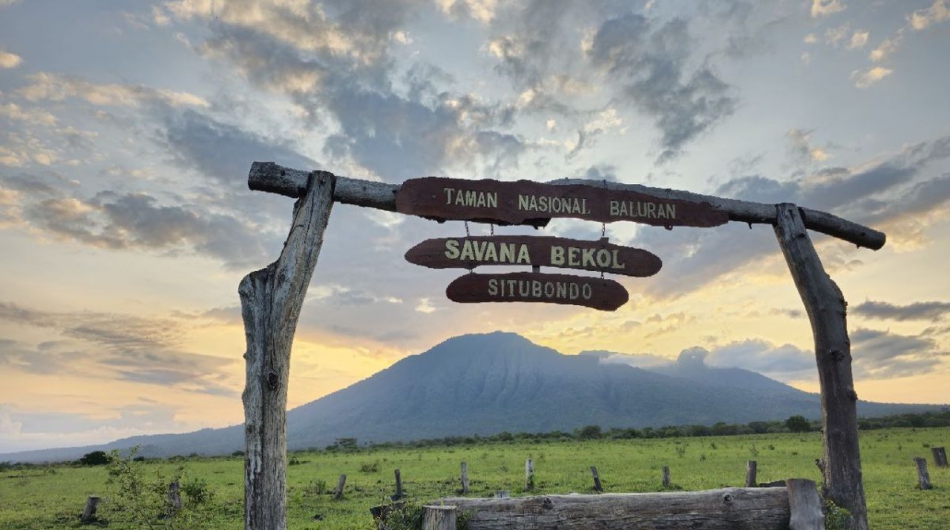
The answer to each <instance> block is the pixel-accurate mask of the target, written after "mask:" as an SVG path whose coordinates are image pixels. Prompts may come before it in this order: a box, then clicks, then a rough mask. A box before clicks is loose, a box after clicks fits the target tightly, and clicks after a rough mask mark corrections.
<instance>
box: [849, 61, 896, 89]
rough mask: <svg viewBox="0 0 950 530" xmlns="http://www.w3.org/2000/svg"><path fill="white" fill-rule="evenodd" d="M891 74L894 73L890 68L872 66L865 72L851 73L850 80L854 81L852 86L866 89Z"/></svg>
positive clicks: (856, 71)
mask: <svg viewBox="0 0 950 530" xmlns="http://www.w3.org/2000/svg"><path fill="white" fill-rule="evenodd" d="M893 73H894V71H893V70H891V69H890V68H884V67H883V66H874V67H871V68H868V69H866V70H855V71H853V72H851V80H852V81H854V86H856V87H858V88H867V87H869V86H871V85H873V84H874V83H877V82H878V81H880V80H881V79H884V78H885V77H887V76H889V75H891V74H893Z"/></svg>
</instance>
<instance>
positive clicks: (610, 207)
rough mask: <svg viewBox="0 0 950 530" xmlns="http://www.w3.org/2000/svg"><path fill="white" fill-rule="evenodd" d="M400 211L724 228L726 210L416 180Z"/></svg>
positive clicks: (588, 189)
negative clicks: (563, 218) (564, 218)
mask: <svg viewBox="0 0 950 530" xmlns="http://www.w3.org/2000/svg"><path fill="white" fill-rule="evenodd" d="M396 211H397V212H399V213H404V214H409V215H418V216H422V217H428V218H430V219H439V220H446V219H459V220H476V221H486V222H494V223H498V224H530V225H543V224H544V223H545V222H546V220H547V219H551V218H553V217H571V218H575V219H586V220H589V221H598V222H603V223H612V222H615V221H633V222H636V223H645V224H649V225H654V226H667V227H672V226H698V227H709V226H718V225H721V224H724V223H726V222H728V221H729V216H728V214H726V212H723V211H722V210H719V209H717V208H715V207H713V206H712V205H711V204H709V203H706V202H692V201H685V200H681V199H660V198H657V197H651V196H649V195H645V194H643V193H637V192H635V191H629V190H615V189H607V188H603V187H596V186H590V185H586V184H566V185H554V184H542V183H540V182H532V181H530V180H519V181H517V182H501V181H498V180H491V179H485V180H464V179H450V178H441V177H426V178H421V179H410V180H407V181H405V182H403V183H402V185H401V186H400V188H399V190H398V191H397V192H396Z"/></svg>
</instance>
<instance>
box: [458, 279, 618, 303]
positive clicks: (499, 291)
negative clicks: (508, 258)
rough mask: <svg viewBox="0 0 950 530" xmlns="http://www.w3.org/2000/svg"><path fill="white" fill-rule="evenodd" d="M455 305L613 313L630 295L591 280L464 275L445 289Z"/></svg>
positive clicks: (612, 285) (606, 282) (603, 281)
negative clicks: (535, 306) (532, 306)
mask: <svg viewBox="0 0 950 530" xmlns="http://www.w3.org/2000/svg"><path fill="white" fill-rule="evenodd" d="M445 294H446V296H448V297H449V300H452V301H454V302H460V303H463V304H467V303H478V302H541V303H548V304H563V305H578V306H583V307H590V308H593V309H600V310H601V311H615V310H616V309H617V308H618V307H620V306H622V305H623V304H625V303H627V300H629V299H630V295H629V294H627V290H626V289H624V287H623V285H620V284H619V283H617V282H615V281H613V280H608V279H604V278H595V277H593V276H572V275H569V274H544V273H538V272H512V273H508V274H466V275H465V276H461V277H459V278H456V279H455V280H454V281H452V283H450V284H449V286H448V287H446V289H445Z"/></svg>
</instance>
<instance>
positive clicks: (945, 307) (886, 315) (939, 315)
mask: <svg viewBox="0 0 950 530" xmlns="http://www.w3.org/2000/svg"><path fill="white" fill-rule="evenodd" d="M851 312H852V313H853V314H855V315H861V316H865V317H868V318H875V319H883V320H897V321H905V320H930V321H931V322H937V321H940V320H941V319H943V317H945V316H947V315H950V303H947V302H914V303H912V304H909V305H905V306H899V305H894V304H891V303H888V302H877V301H874V300H868V301H865V302H863V303H861V304H860V305H858V306H857V307H855V308H853V309H852V310H851Z"/></svg>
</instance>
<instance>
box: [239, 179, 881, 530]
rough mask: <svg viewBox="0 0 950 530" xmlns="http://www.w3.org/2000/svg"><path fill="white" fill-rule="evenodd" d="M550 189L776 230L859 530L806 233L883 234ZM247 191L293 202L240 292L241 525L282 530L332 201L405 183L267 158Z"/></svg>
mask: <svg viewBox="0 0 950 530" xmlns="http://www.w3.org/2000/svg"><path fill="white" fill-rule="evenodd" d="M547 184H550V185H579V184H580V185H587V186H591V187H597V188H599V189H601V190H603V189H605V188H606V189H608V190H619V191H631V192H636V193H639V194H642V195H644V196H646V197H648V198H653V199H657V200H677V201H691V202H700V203H707V204H708V205H710V206H711V207H712V209H713V210H715V211H717V212H722V213H724V214H725V215H726V216H727V218H728V220H729V221H736V222H743V223H749V224H750V226H751V224H752V223H758V224H770V225H772V226H773V227H774V229H775V234H776V237H777V239H778V242H779V246H780V247H781V249H782V252H783V254H784V256H785V258H786V261H787V263H788V266H789V269H790V271H791V273H792V277H793V279H794V280H795V285H796V287H797V288H798V291H799V294H800V295H801V297H802V301H803V303H804V305H805V309H806V311H807V313H808V316H809V320H810V322H811V327H812V332H813V335H814V342H815V356H816V361H817V364H818V373H819V382H820V384H821V394H822V427H823V437H824V457H823V458H822V459H821V461H822V462H823V466H822V475H823V477H822V478H823V481H822V482H823V494H824V495H825V496H826V497H827V498H829V499H831V500H832V501H834V502H835V504H837V505H838V506H841V507H843V508H846V509H847V510H848V511H849V512H850V513H851V514H852V521H851V522H852V525H853V528H854V530H867V528H868V525H867V508H866V501H865V496H864V485H863V482H862V475H861V464H860V452H859V449H858V444H857V416H856V409H855V405H856V401H857V393H856V392H855V390H854V384H853V378H852V373H851V352H850V341H849V339H848V334H847V326H846V319H845V307H846V305H845V302H844V298H843V296H842V294H841V291H840V290H839V289H838V287H837V285H836V284H835V283H834V282H833V281H832V280H831V278H830V277H828V275H827V273H826V272H825V271H824V269H823V268H822V266H821V261H820V260H819V258H818V255H817V253H816V252H815V249H814V246H813V245H812V242H811V239H810V238H809V236H808V232H807V230H813V231H816V232H820V233H823V234H827V235H830V236H832V237H836V238H839V239H842V240H844V241H848V242H851V243H853V244H855V245H857V246H859V247H865V248H870V249H873V250H877V249H880V248H881V247H883V246H884V243H885V241H886V236H885V235H884V233H882V232H879V231H877V230H874V229H872V228H869V227H867V226H863V225H860V224H857V223H854V222H851V221H848V220H846V219H842V218H840V217H837V216H834V215H832V214H830V213H827V212H821V211H817V210H812V209H809V208H805V207H800V206H797V205H793V204H779V205H775V204H764V203H757V202H750V201H740V200H735V199H726V198H720V197H714V196H709V195H702V194H697V193H692V192H687V191H680V190H671V189H660V188H652V187H648V186H643V185H638V184H622V183H616V182H600V181H590V180H582V179H561V180H555V181H551V182H548V183H547ZM248 186H249V187H250V189H252V190H259V191H266V192H271V193H277V194H280V195H285V196H288V197H294V198H300V200H298V202H297V204H296V205H295V210H294V221H293V226H292V228H291V231H290V235H289V236H288V239H287V242H286V243H285V245H284V250H283V252H282V253H281V256H280V258H279V259H278V260H277V262H275V263H273V264H271V265H270V266H269V267H268V268H267V269H263V270H261V271H256V272H254V273H251V274H250V275H248V276H247V277H245V279H244V280H243V281H242V282H241V286H240V288H239V292H240V294H241V305H242V314H243V317H244V323H245V333H246V336H247V344H248V348H247V353H246V354H245V358H246V360H247V382H246V387H245V391H244V410H245V439H246V444H245V445H246V450H245V528H246V529H248V530H263V529H267V530H284V529H285V528H286V402H287V391H286V385H287V367H288V364H289V356H290V345H291V343H292V341H293V333H294V329H295V328H296V322H297V317H298V315H299V310H300V305H301V304H302V302H303V297H304V294H305V291H306V286H307V285H308V283H309V280H310V277H311V275H312V272H313V266H314V264H315V262H316V259H317V256H318V255H319V251H320V246H321V244H322V241H323V231H324V229H325V228H326V224H327V219H328V217H329V214H330V208H331V206H332V204H333V203H334V202H340V203H343V204H351V205H356V206H361V207H369V208H376V209H380V210H386V211H396V195H397V193H398V191H399V189H400V185H395V184H386V183H381V182H373V181H367V180H360V179H353V178H347V177H342V176H335V175H333V174H332V173H329V172H325V171H314V172H308V171H302V170H297V169H291V168H286V167H282V166H279V165H277V164H275V163H273V162H254V163H253V164H252V166H251V170H250V173H249V175H248ZM534 221H537V220H534ZM540 221H546V219H541V220H540ZM528 224H532V225H535V226H538V225H537V224H536V223H528ZM540 226H543V223H541V224H540Z"/></svg>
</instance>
